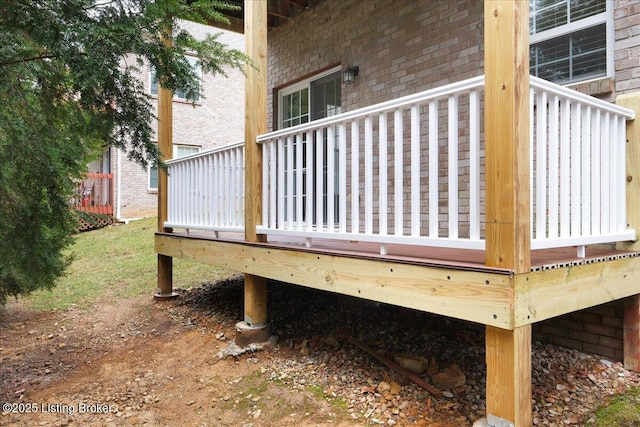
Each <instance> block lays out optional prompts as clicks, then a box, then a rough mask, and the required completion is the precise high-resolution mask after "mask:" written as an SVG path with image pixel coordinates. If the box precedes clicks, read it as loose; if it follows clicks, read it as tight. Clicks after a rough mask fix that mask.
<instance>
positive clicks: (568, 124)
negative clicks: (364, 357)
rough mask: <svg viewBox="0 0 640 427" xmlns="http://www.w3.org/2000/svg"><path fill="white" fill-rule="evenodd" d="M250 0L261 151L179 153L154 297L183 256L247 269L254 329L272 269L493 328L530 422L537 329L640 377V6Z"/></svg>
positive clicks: (491, 345) (263, 326)
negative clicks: (578, 316) (571, 316)
mask: <svg viewBox="0 0 640 427" xmlns="http://www.w3.org/2000/svg"><path fill="white" fill-rule="evenodd" d="M235 3H238V4H239V5H242V6H243V8H244V15H242V14H239V15H236V16H232V18H233V19H232V23H234V24H236V25H237V26H236V27H235V28H236V29H238V28H243V27H242V25H241V24H242V19H243V18H244V20H245V21H246V22H244V28H246V34H245V37H246V38H247V48H248V51H247V54H248V55H249V56H250V57H252V58H253V59H254V61H256V63H257V65H258V69H257V70H252V71H251V72H249V73H248V79H247V87H246V90H247V106H246V108H247V110H246V121H245V124H244V129H243V130H244V132H245V135H246V136H245V139H246V140H245V144H244V146H237V145H236V146H232V147H228V148H225V149H221V150H219V151H217V152H215V153H211V154H210V155H209V154H207V155H206V156H204V155H203V156H202V157H201V158H199V159H198V160H197V161H196V160H184V161H180V160H176V161H173V162H171V164H170V177H169V183H168V190H167V189H163V188H161V189H160V191H161V192H164V191H167V192H168V211H167V214H166V217H164V216H162V215H161V217H160V221H161V223H162V224H164V227H161V228H160V230H159V232H158V233H157V234H156V251H157V252H158V254H159V255H158V260H159V263H158V277H159V281H158V285H159V293H158V295H157V297H159V298H163V297H169V296H171V295H172V285H171V279H170V277H171V259H172V257H178V258H187V259H191V260H196V261H199V262H203V263H207V264H212V265H219V266H223V267H225V268H228V269H231V270H237V271H241V272H243V273H245V322H244V323H243V325H240V326H239V329H238V335H237V337H236V339H237V340H239V341H241V342H248V341H249V340H251V339H253V338H255V337H260V336H261V335H262V336H264V334H265V331H268V327H267V320H268V316H267V307H266V279H275V280H281V281H287V282H290V283H293V284H297V285H301V286H307V287H312V288H317V289H322V290H325V291H330V292H336V293H341V294H346V295H351V296H357V297H361V298H367V299H370V300H374V301H380V302H384V303H390V304H395V305H399V306H403V307H409V308H413V309H418V310H423V311H426V312H431V313H437V314H440V315H445V316H450V317H455V318H459V319H464V320H468V321H472V322H476V323H479V324H483V325H485V326H486V353H487V356H486V358H487V405H486V406H487V413H488V414H490V415H493V416H497V417H499V418H504V419H506V420H508V421H511V422H513V423H514V425H515V426H518V427H520V426H529V425H531V410H530V402H531V372H530V371H531V365H530V363H531V354H530V353H531V342H532V340H533V336H534V332H533V328H534V327H535V328H536V331H537V332H536V333H537V335H539V336H540V337H542V338H545V339H547V340H550V341H554V342H556V343H558V344H574V345H576V346H580V348H582V349H584V350H587V351H593V352H598V353H601V354H607V355H609V356H610V357H614V358H617V359H620V360H621V359H624V362H625V365H626V366H627V367H628V368H629V369H635V370H638V369H640V298H639V296H638V295H639V294H640V243H638V238H637V233H636V230H638V228H640V212H639V209H638V206H637V204H638V203H639V200H640V197H639V196H640V184H639V183H640V180H639V179H638V178H640V167H639V166H638V162H637V156H638V154H637V153H638V152H639V151H640V136H639V135H640V124H639V123H640V120H639V119H638V118H636V115H637V114H640V63H639V58H640V32H639V31H638V28H640V1H638V0H633V1H616V2H613V1H603V0H582V1H574V0H571V1H570V0H557V1H543V2H542V1H535V2H531V3H525V2H521V1H519V0H486V1H485V2H481V1H478V2H470V1H449V0H441V1H409V0H407V1H399V0H381V1H359V0H319V1H315V0H314V1H313V2H311V1H307V0H288V1H286V2H280V1H269V2H267V1H259V0H255V1H249V2H242V1H240V0H238V1H235ZM527 13H528V15H529V19H528V21H527V20H526V19H525V16H526V15H527ZM527 22H528V24H529V25H526V26H523V25H522V24H523V23H525V24H526V23H527ZM529 28H531V34H529V31H528V29H529ZM267 29H269V31H268V32H267ZM527 57H529V58H530V68H528V69H527V68H525V66H524V65H525V64H526V61H524V60H523V59H524V58H527ZM530 73H531V74H533V75H534V76H535V75H539V76H540V77H542V78H544V79H547V80H550V81H545V80H542V79H540V78H537V77H531V78H530V77H529V74H530ZM573 89H576V90H573ZM580 92H582V93H580ZM265 98H266V102H265ZM207 177H212V179H207ZM163 215H164V214H163ZM301 303H308V302H301ZM602 304H612V305H611V306H608V305H604V306H603V305H602ZM612 307H613V308H612ZM621 307H622V308H621ZM584 309H588V310H591V311H590V313H598V314H587V315H585V314H584V313H589V312H585V311H580V310H584ZM574 312H578V313H583V315H582V323H581V324H580V325H578V323H577V322H575V321H567V320H566V318H564V317H563V316H565V315H567V314H568V313H574ZM550 319H551V320H550ZM553 319H560V320H562V319H565V320H564V326H563V325H562V322H560V323H561V326H563V327H564V328H565V329H563V327H560V328H558V326H557V325H556V326H550V327H549V328H547V329H545V328H544V325H550V324H549V323H546V322H547V321H553ZM541 325H542V326H541ZM568 325H569V326H571V327H572V328H573V330H569V331H568V332H566V331H567V329H566V326H568ZM576 329H580V330H576ZM563 331H565V332H563ZM562 334H565V335H564V337H561V338H564V342H563V340H562V339H558V340H556V339H555V338H556V337H557V336H558V335H562ZM491 423H492V424H491V425H509V424H506V423H503V422H502V421H498V422H497V423H496V422H495V420H493V421H491Z"/></svg>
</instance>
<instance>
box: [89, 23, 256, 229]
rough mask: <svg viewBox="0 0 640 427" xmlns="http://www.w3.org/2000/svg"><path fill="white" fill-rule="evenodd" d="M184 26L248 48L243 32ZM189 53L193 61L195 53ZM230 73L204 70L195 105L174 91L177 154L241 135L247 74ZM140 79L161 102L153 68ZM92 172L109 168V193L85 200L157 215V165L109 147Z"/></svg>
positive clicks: (124, 214)
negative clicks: (147, 165) (149, 165)
mask: <svg viewBox="0 0 640 427" xmlns="http://www.w3.org/2000/svg"><path fill="white" fill-rule="evenodd" d="M181 26H182V27H183V28H185V29H187V30H188V31H189V32H191V33H192V34H193V35H194V36H195V37H204V36H205V35H206V34H207V33H223V34H222V35H221V36H220V38H219V40H220V41H221V42H223V43H225V44H227V45H228V47H229V48H231V49H238V50H241V51H244V37H243V36H242V35H241V34H238V33H234V32H231V31H226V30H221V29H219V28H213V27H209V26H205V25H200V24H195V23H191V22H182V23H181ZM189 59H190V61H191V62H192V63H193V64H194V66H195V64H196V58H195V57H189ZM227 74H228V77H224V76H221V75H217V76H212V75H210V74H205V73H202V92H203V96H202V97H198V98H197V99H195V100H194V101H195V106H194V105H192V102H191V101H192V100H188V99H186V96H185V93H184V92H181V91H176V93H175V94H174V100H173V115H174V116H173V143H174V145H173V153H172V157H173V158H177V157H182V156H186V155H190V154H194V153H199V152H201V151H205V150H208V149H211V148H213V147H216V146H221V145H226V144H230V143H234V142H239V141H242V140H243V138H244V82H245V77H244V75H243V74H242V72H240V71H239V70H228V71H227ZM141 79H142V81H143V82H144V86H145V89H146V90H148V91H149V94H150V95H151V97H152V101H151V102H152V103H153V105H154V108H157V94H158V87H157V84H156V82H155V79H154V74H153V70H152V69H150V67H148V66H147V67H146V68H145V69H144V74H143V75H142V76H141ZM153 128H154V129H157V123H155V122H154V123H153ZM89 172H90V173H96V172H101V173H105V174H110V175H108V176H109V179H111V180H112V183H111V184H110V185H111V187H110V188H111V189H110V191H111V196H110V197H107V196H106V195H104V194H102V193H105V191H106V190H105V191H103V192H102V193H101V194H97V193H96V192H95V190H94V196H93V198H92V199H91V201H87V202H85V204H106V203H107V201H110V202H111V204H112V206H113V208H112V209H111V211H112V214H113V215H115V216H116V218H118V219H131V218H140V217H148V216H155V215H157V208H158V201H157V200H158V197H157V196H158V171H157V169H156V168H149V169H148V170H144V169H142V168H141V167H140V166H139V165H138V164H136V163H134V162H132V161H129V160H128V159H127V158H126V155H125V154H124V153H122V152H121V151H119V150H117V149H115V148H111V149H109V150H108V151H107V152H105V154H104V156H103V159H102V161H98V162H94V163H92V164H90V165H89ZM103 176H104V175H103ZM105 180H106V178H105ZM87 185H88V186H91V185H92V182H88V181H87ZM105 185H106V184H105ZM103 186H104V185H103ZM96 188H97V187H96ZM106 188H107V187H106V186H105V189H106ZM87 191H89V190H87ZM110 213H111V212H110Z"/></svg>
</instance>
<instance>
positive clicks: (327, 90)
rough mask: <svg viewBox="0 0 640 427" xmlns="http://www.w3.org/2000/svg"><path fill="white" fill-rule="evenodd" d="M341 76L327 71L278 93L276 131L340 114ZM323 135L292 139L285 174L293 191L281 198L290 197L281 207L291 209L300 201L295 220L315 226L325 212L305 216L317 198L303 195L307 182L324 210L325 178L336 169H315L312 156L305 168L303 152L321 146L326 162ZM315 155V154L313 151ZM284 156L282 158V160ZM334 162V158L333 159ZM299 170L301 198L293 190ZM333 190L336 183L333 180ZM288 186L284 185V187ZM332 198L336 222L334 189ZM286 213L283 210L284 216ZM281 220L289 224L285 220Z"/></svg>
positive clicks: (326, 180)
mask: <svg viewBox="0 0 640 427" xmlns="http://www.w3.org/2000/svg"><path fill="white" fill-rule="evenodd" d="M340 76H341V72H340V69H338V68H336V69H331V70H328V71H326V72H324V73H320V74H318V75H315V76H313V77H312V78H310V79H307V80H304V81H301V82H298V83H296V84H293V85H290V86H287V87H285V88H283V89H280V90H279V91H278V118H279V127H280V128H281V129H283V128H288V127H292V126H296V125H299V124H303V123H307V122H309V121H313V120H318V119H322V118H324V117H329V116H334V115H336V114H339V113H340V112H341V111H342V107H341V104H342V99H341V86H340V85H341V80H340ZM326 140H327V135H326V134H325V135H323V136H322V137H321V138H318V137H317V136H316V135H315V134H314V135H312V136H311V140H310V141H307V135H306V134H304V135H303V137H302V138H298V137H295V138H294V140H293V141H292V142H293V144H292V147H293V156H291V157H289V158H293V163H292V164H287V165H285V173H286V174H289V173H292V174H293V180H294V182H293V188H292V191H291V192H289V191H288V188H285V194H287V195H289V194H291V196H287V197H286V198H285V204H286V205H288V204H289V203H292V204H293V206H294V207H295V206H297V200H298V197H302V210H303V212H302V215H301V216H300V215H299V216H297V217H298V218H302V219H303V221H305V222H306V221H313V222H315V223H325V224H326V223H327V219H328V212H326V208H325V210H324V212H323V213H322V216H323V217H322V218H316V215H317V213H316V212H315V210H314V211H313V212H309V209H308V206H310V204H309V198H310V197H312V198H314V200H315V198H316V197H317V195H316V194H307V190H306V189H307V180H309V179H311V180H313V188H314V189H316V192H317V189H319V188H321V189H322V190H321V191H322V198H323V201H324V202H323V205H324V206H325V207H326V206H327V194H328V191H327V185H328V182H329V180H328V179H327V174H328V173H332V174H334V175H335V174H337V168H336V167H335V166H337V165H335V166H334V168H333V170H331V171H329V170H328V166H327V164H326V162H323V166H318V162H317V159H316V158H315V156H314V162H313V163H314V164H307V160H306V158H307V150H316V147H317V146H318V144H321V145H322V147H323V156H324V159H326V158H327V152H326V150H327V141H326ZM298 150H302V156H301V157H302V164H298V160H297V159H298V158H299V157H298V156H297V151H298ZM313 152H314V153H315V151H313ZM287 157H288V156H286V155H285V158H287ZM335 158H337V156H335ZM318 167H322V177H323V178H322V183H321V185H318V184H319V183H318V182H317V180H318V178H317V176H318V175H317V174H316V172H315V171H316V169H317V168H318ZM299 168H302V174H301V176H302V180H303V182H302V189H303V190H302V194H297V193H296V189H297V188H298V186H297V181H296V180H297V177H298V174H297V171H298V169H299ZM333 181H334V182H335V183H336V184H335V185H336V186H337V183H338V180H337V179H334V180H333ZM286 185H288V184H287V183H285V186H286ZM333 194H334V195H335V196H334V197H335V199H336V200H335V202H334V207H335V208H334V218H338V212H337V209H338V208H337V207H338V200H337V199H338V198H339V194H338V191H337V189H334V191H333ZM286 211H287V209H285V212H286ZM285 220H287V221H288V220H289V219H288V218H285Z"/></svg>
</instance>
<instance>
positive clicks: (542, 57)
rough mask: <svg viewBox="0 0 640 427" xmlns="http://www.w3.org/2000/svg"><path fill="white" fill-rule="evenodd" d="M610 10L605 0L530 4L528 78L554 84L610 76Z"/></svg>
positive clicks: (542, 0) (552, 0)
mask: <svg viewBox="0 0 640 427" xmlns="http://www.w3.org/2000/svg"><path fill="white" fill-rule="evenodd" d="M612 9H613V2H611V1H607V0H531V1H530V3H529V28H530V34H531V38H530V51H529V55H530V61H531V63H530V66H531V69H530V72H531V74H533V75H535V76H538V77H540V78H543V79H546V80H550V81H552V82H556V83H573V82H577V81H582V80H588V79H594V78H598V77H606V76H611V75H612V74H613V39H614V37H613V11H612Z"/></svg>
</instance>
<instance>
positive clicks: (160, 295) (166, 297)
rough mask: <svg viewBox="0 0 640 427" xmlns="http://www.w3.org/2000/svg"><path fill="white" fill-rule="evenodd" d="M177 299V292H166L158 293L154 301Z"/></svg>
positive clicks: (154, 296)
mask: <svg viewBox="0 0 640 427" xmlns="http://www.w3.org/2000/svg"><path fill="white" fill-rule="evenodd" d="M176 298H178V294H177V293H175V292H167V293H164V292H160V291H158V292H156V293H155V294H154V295H153V299H154V300H156V301H167V300H172V299H176Z"/></svg>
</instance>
